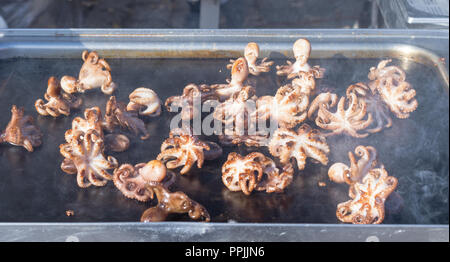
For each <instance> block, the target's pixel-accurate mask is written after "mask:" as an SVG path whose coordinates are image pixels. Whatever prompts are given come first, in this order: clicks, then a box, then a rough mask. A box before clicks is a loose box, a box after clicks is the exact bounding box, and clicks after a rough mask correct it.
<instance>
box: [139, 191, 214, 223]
mask: <svg viewBox="0 0 450 262" xmlns="http://www.w3.org/2000/svg"><path fill="white" fill-rule="evenodd" d="M145 186H146V188H147V190H148V191H152V192H154V193H155V195H156V198H157V199H158V204H157V205H156V206H154V207H151V208H149V209H147V210H145V211H144V213H143V214H142V216H141V222H159V221H165V220H166V219H167V217H168V215H169V214H172V213H176V214H183V213H187V214H188V215H189V217H190V218H191V219H193V220H199V219H203V221H204V222H209V221H210V220H211V217H210V215H209V213H208V211H207V210H206V208H205V207H203V206H202V205H200V204H199V203H197V202H196V201H194V200H192V199H190V198H189V197H188V196H187V195H186V194H185V193H183V192H181V191H178V192H173V193H172V192H170V191H169V190H168V189H167V187H165V186H164V185H162V184H161V183H155V182H149V183H147V184H146V185H145Z"/></svg>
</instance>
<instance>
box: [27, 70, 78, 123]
mask: <svg viewBox="0 0 450 262" xmlns="http://www.w3.org/2000/svg"><path fill="white" fill-rule="evenodd" d="M44 98H45V100H47V101H48V102H47V103H45V102H44V100H42V99H38V100H36V102H35V104H34V106H35V108H36V111H37V112H38V113H39V114H41V115H43V116H48V115H51V116H53V117H58V116H60V115H65V116H68V115H70V110H71V109H72V108H74V109H78V108H79V107H80V106H81V104H82V102H83V100H82V99H80V98H75V97H74V96H73V95H71V94H68V93H65V92H63V91H62V89H61V85H60V83H59V81H58V79H56V77H54V76H52V77H50V78H49V79H48V87H47V92H46V93H45V95H44Z"/></svg>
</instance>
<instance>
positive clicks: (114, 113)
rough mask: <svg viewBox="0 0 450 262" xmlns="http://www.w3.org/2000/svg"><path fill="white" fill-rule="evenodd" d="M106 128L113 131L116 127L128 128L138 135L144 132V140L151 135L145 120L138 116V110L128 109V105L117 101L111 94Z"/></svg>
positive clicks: (106, 114) (106, 116) (107, 107)
mask: <svg viewBox="0 0 450 262" xmlns="http://www.w3.org/2000/svg"><path fill="white" fill-rule="evenodd" d="M103 126H104V128H105V129H106V130H107V131H108V132H113V130H114V129H115V127H117V126H120V127H122V128H128V129H129V130H130V131H132V132H133V133H135V134H136V135H137V134H139V133H142V134H143V135H142V136H141V139H142V140H145V139H147V138H149V137H150V134H149V133H148V131H147V129H146V128H145V124H144V121H142V120H141V119H139V118H138V113H137V111H128V110H127V106H126V105H125V104H124V103H122V102H117V101H116V97H115V96H111V97H110V98H109V101H108V102H107V103H106V112H105V121H104V123H103Z"/></svg>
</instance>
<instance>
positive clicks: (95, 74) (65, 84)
mask: <svg viewBox="0 0 450 262" xmlns="http://www.w3.org/2000/svg"><path fill="white" fill-rule="evenodd" d="M81 58H82V59H83V61H84V64H83V66H82V67H81V70H80V74H79V75H78V80H77V79H76V78H75V77H72V76H63V77H62V78H61V87H62V89H63V90H64V91H65V92H67V93H69V94H72V93H76V92H80V93H84V92H85V91H86V90H89V89H94V88H98V87H100V88H101V90H102V92H103V93H104V94H106V95H111V94H112V93H113V92H114V90H115V89H116V88H117V86H116V84H115V83H114V82H113V81H112V78H111V68H110V66H109V64H108V63H107V62H106V61H105V60H104V59H100V58H99V56H98V54H97V52H95V51H92V52H88V51H87V50H85V51H83V54H82V55H81Z"/></svg>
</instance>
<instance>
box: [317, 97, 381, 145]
mask: <svg viewBox="0 0 450 262" xmlns="http://www.w3.org/2000/svg"><path fill="white" fill-rule="evenodd" d="M346 102H347V105H348V107H347V109H345V104H346ZM312 104H316V103H315V102H314V101H313V103H312ZM331 106H334V105H333V104H331ZM366 113H367V104H366V103H365V101H364V100H361V99H359V100H358V97H357V96H356V94H354V93H350V94H349V96H348V97H347V98H346V97H341V99H340V100H339V102H338V104H337V108H336V112H334V113H332V112H330V111H329V105H328V104H326V103H320V104H319V111H318V114H317V118H316V121H315V122H316V125H317V126H318V127H320V128H323V129H325V130H331V131H332V132H329V133H325V134H324V135H325V136H331V135H338V134H348V135H350V136H353V137H357V138H363V137H367V136H368V135H369V133H363V134H360V133H358V131H360V130H364V129H366V128H367V127H368V126H369V125H370V124H372V121H373V119H372V114H370V113H369V114H366ZM366 116H367V119H364V118H365V117H366Z"/></svg>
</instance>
